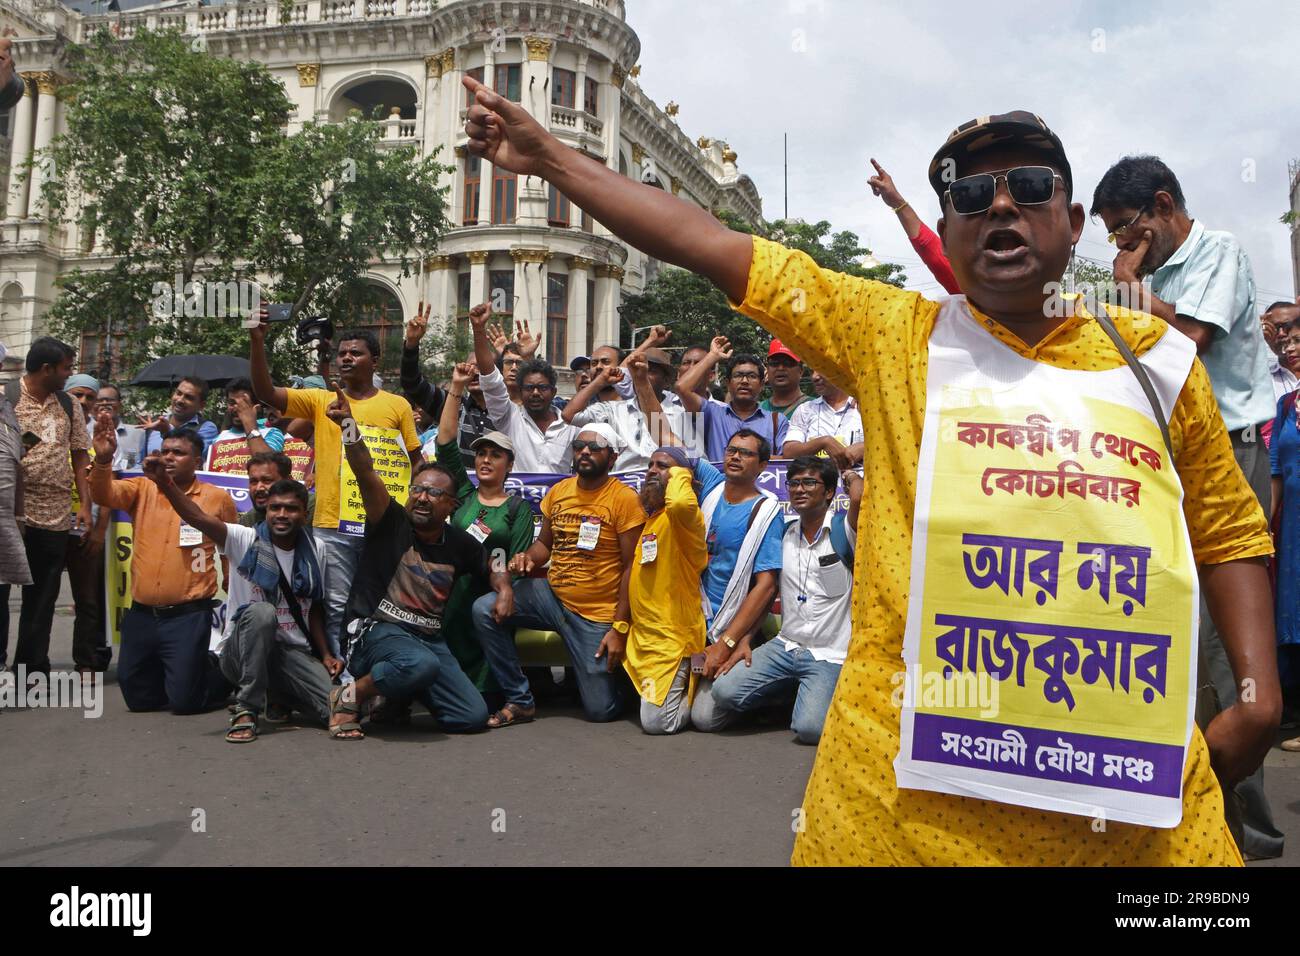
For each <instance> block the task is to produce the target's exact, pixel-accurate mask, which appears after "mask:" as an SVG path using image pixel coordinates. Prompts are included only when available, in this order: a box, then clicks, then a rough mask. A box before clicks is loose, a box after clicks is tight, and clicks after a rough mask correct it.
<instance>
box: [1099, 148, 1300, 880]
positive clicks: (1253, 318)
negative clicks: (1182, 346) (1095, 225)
mask: <svg viewBox="0 0 1300 956" xmlns="http://www.w3.org/2000/svg"><path fill="white" fill-rule="evenodd" d="M1090 214H1091V215H1093V216H1100V217H1101V219H1102V221H1103V222H1104V223H1105V224H1106V228H1107V229H1109V230H1111V233H1110V236H1109V238H1110V240H1111V241H1112V242H1114V243H1115V244H1116V245H1118V246H1119V253H1118V254H1117V255H1116V256H1115V264H1114V273H1115V282H1116V284H1117V286H1118V287H1119V289H1120V291H1121V294H1122V295H1125V296H1126V298H1125V299H1123V300H1122V301H1124V302H1125V303H1126V304H1128V305H1129V306H1130V307H1131V308H1134V309H1138V310H1141V311H1143V312H1149V313H1151V314H1152V315H1155V316H1158V317H1160V318H1161V319H1164V320H1165V321H1166V322H1168V323H1169V324H1170V325H1172V326H1173V327H1174V328H1176V329H1178V331H1180V332H1182V333H1183V334H1184V335H1186V336H1187V337H1188V338H1190V339H1191V340H1192V341H1193V342H1195V343H1196V351H1197V354H1198V355H1199V356H1200V359H1201V361H1202V362H1203V363H1205V370H1206V372H1208V373H1209V376H1210V384H1211V386H1213V388H1214V397H1215V398H1216V399H1218V403H1219V410H1220V412H1222V414H1223V423H1224V425H1225V426H1226V427H1227V429H1228V435H1229V437H1230V438H1231V439H1232V450H1233V454H1234V455H1235V457H1236V459H1237V464H1238V465H1239V466H1240V467H1241V471H1242V473H1243V474H1244V475H1245V476H1246V480H1247V481H1248V482H1249V483H1250V487H1251V489H1252V490H1253V491H1254V492H1255V496H1256V497H1257V498H1258V499H1259V503H1260V505H1261V507H1262V508H1263V509H1264V513H1265V514H1268V513H1269V509H1270V498H1271V494H1272V492H1271V489H1270V475H1269V463H1268V448H1267V447H1266V445H1265V444H1264V442H1263V440H1262V437H1263V436H1262V434H1261V429H1264V430H1267V426H1268V423H1269V422H1271V421H1272V420H1273V416H1274V414H1275V412H1276V403H1277V399H1276V398H1275V397H1274V393H1273V388H1272V381H1271V378H1270V376H1269V372H1268V353H1269V350H1268V345H1267V343H1266V342H1265V340H1264V335H1263V333H1262V331H1261V329H1260V325H1259V318H1258V313H1257V312H1256V311H1255V277H1254V274H1253V273H1252V271H1251V267H1250V260H1249V259H1248V258H1247V257H1246V253H1245V251H1244V250H1243V249H1242V248H1241V246H1240V245H1239V244H1238V242H1237V240H1236V238H1235V237H1234V236H1233V235H1232V234H1231V233H1228V232H1221V231H1215V230H1209V229H1206V228H1205V225H1204V224H1203V223H1201V222H1199V221H1197V220H1193V219H1192V218H1190V217H1189V216H1188V213H1187V204H1186V201H1185V200H1184V198H1183V189H1182V186H1181V185H1180V184H1179V182H1178V177H1177V176H1175V175H1174V173H1173V170H1171V169H1170V168H1169V167H1168V166H1166V165H1165V164H1164V163H1163V162H1161V161H1160V160H1159V159H1158V158H1157V157H1155V156H1126V157H1124V158H1123V159H1121V160H1120V161H1119V162H1118V163H1116V164H1115V165H1114V166H1112V167H1111V168H1110V169H1109V170H1107V171H1106V175H1104V176H1102V178H1101V182H1099V183H1098V184H1097V188H1096V189H1095V190H1094V191H1093V196H1092V209H1091V211H1090ZM1148 277H1149V278H1150V280H1151V283H1150V286H1149V287H1146V286H1144V285H1143V280H1144V279H1146V278H1148ZM1213 611H1214V609H1213V608H1211V607H1209V606H1208V605H1207V604H1206V603H1205V602H1204V601H1203V602H1202V605H1201V634H1200V639H1201V652H1202V654H1203V655H1204V657H1205V662H1206V664H1207V666H1208V669H1209V672H1210V676H1211V678H1212V680H1213V682H1214V687H1215V691H1216V692H1217V694H1218V697H1219V700H1220V701H1223V702H1225V703H1231V702H1232V701H1233V700H1235V699H1236V697H1237V685H1236V682H1235V680H1234V678H1233V669H1232V667H1231V666H1230V665H1229V663H1228V653H1227V650H1226V648H1225V647H1224V646H1223V641H1222V639H1221V637H1220V633H1219V630H1220V629H1219V628H1218V627H1217V626H1216V621H1215V615H1214V613H1213ZM1236 792H1237V799H1238V800H1239V801H1240V802H1241V804H1242V808H1243V822H1244V834H1245V836H1244V840H1243V841H1240V842H1242V847H1241V849H1242V851H1243V852H1244V853H1245V854H1247V855H1248V856H1252V857H1258V858H1273V857H1278V856H1281V855H1282V839H1283V837H1282V833H1281V832H1280V831H1279V830H1278V829H1277V827H1276V826H1274V824H1273V819H1272V813H1271V812H1270V811H1269V808H1268V800H1267V798H1266V797H1265V796H1264V786H1263V770H1262V769H1261V770H1259V771H1257V772H1256V773H1255V774H1252V775H1251V777H1250V778H1249V779H1247V780H1245V781H1243V782H1242V783H1241V784H1240V785H1239V786H1238V787H1237V788H1236Z"/></svg>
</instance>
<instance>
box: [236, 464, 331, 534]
mask: <svg viewBox="0 0 1300 956" xmlns="http://www.w3.org/2000/svg"><path fill="white" fill-rule="evenodd" d="M292 477H293V461H292V460H291V459H290V458H289V456H288V455H286V454H285V453H284V452H282V451H260V452H258V453H257V454H255V455H251V456H250V457H249V459H248V499H249V500H250V501H251V502H252V503H253V507H251V508H249V509H248V510H247V511H245V512H244V513H243V514H241V515H240V516H239V523H240V524H242V525H243V526H244V527H245V528H256V527H257V526H258V525H259V524H261V523H262V522H263V521H265V520H266V502H267V500H268V499H269V498H270V496H271V488H272V487H273V486H274V485H275V484H276V483H277V482H281V481H287V480H289V479H290V478H292ZM315 512H316V495H315V493H314V492H308V494H307V525H308V527H310V526H311V522H312V518H313V517H314V515H315Z"/></svg>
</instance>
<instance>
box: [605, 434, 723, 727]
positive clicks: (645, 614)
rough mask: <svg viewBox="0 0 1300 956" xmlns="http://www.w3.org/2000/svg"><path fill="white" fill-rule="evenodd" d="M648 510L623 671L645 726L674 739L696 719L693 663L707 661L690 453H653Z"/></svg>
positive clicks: (672, 449)
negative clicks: (698, 659) (697, 659)
mask: <svg viewBox="0 0 1300 956" xmlns="http://www.w3.org/2000/svg"><path fill="white" fill-rule="evenodd" d="M641 507H642V509H643V510H644V511H645V515H646V523H645V527H643V528H642V529H641V537H640V541H639V542H638V544H637V550H636V553H635V555H634V556H633V564H632V578H631V582H630V584H629V587H628V598H629V601H630V605H631V610H632V630H631V631H629V632H628V635H627V649H626V654H627V656H626V658H625V659H624V661H623V669H624V670H626V671H627V674H628V676H629V677H630V678H632V686H634V687H635V688H636V689H637V692H638V693H639V694H640V695H641V714H640V716H641V729H642V730H643V731H645V732H646V733H647V734H675V733H677V732H678V731H679V730H684V729H685V728H686V725H687V724H688V723H689V722H690V718H691V702H692V700H693V699H694V696H695V690H696V684H697V683H698V679H699V675H698V673H697V672H694V671H692V669H691V660H692V658H694V657H697V656H698V657H703V656H704V655H703V651H704V635H705V630H706V628H705V624H704V612H703V610H702V609H701V607H700V575H701V574H703V573H704V568H705V565H707V564H708V562H709V554H708V548H707V546H706V545H705V542H704V516H703V515H702V514H701V513H700V505H699V502H698V501H696V499H695V491H694V489H692V488H691V469H690V465H689V463H688V459H687V457H686V450H685V449H683V448H681V447H678V446H675V445H664V446H661V447H660V448H658V449H656V450H655V452H654V454H653V455H651V456H650V465H649V467H648V468H647V469H646V473H645V480H644V481H643V482H642V484H641Z"/></svg>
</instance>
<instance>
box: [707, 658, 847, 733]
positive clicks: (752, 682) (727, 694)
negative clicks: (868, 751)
mask: <svg viewBox="0 0 1300 956" xmlns="http://www.w3.org/2000/svg"><path fill="white" fill-rule="evenodd" d="M839 677H840V665H839V664H833V663H831V662H830V661H819V660H817V659H816V658H815V657H813V656H812V653H811V652H809V651H808V650H806V649H804V648H802V647H801V648H798V649H797V650H793V651H791V650H787V649H786V647H785V644H784V643H783V642H782V641H780V640H779V639H777V638H773V639H772V640H770V641H768V642H767V643H766V644H764V645H763V646H762V647H760V648H759V649H758V650H756V651H754V654H753V663H752V664H750V665H749V666H748V667H746V666H745V664H744V662H743V661H742V662H741V663H739V664H737V665H736V666H735V667H733V668H732V669H731V670H729V671H728V672H727V673H725V674H723V675H722V676H721V677H719V678H718V679H717V680H715V681H714V682H713V702H714V705H715V706H716V707H718V708H719V709H720V710H730V711H734V712H735V713H743V712H744V711H747V710H754V709H756V708H758V707H764V706H767V705H769V704H779V703H783V702H785V701H788V700H789V699H790V698H791V697H793V698H794V716H793V717H792V718H791V719H790V729H791V730H793V731H794V733H795V737H796V738H797V739H798V741H799V742H800V743H803V744H815V743H817V741H818V740H820V739H821V736H822V725H823V724H825V723H826V711H827V710H829V709H830V706H831V697H832V696H834V694H835V682H836V681H837V680H839Z"/></svg>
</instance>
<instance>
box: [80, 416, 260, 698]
mask: <svg viewBox="0 0 1300 956" xmlns="http://www.w3.org/2000/svg"><path fill="white" fill-rule="evenodd" d="M93 447H94V449H95V463H94V466H93V467H92V468H91V469H90V493H91V496H92V498H93V499H94V502H95V504H97V505H99V506H100V507H101V508H117V509H119V510H121V511H125V512H127V513H128V514H130V515H131V522H132V524H133V525H134V526H135V535H134V544H133V545H132V552H131V607H130V609H129V610H128V611H127V612H126V615H125V616H124V617H123V618H122V648H121V650H120V652H119V654H118V663H117V683H118V686H119V687H121V688H122V698H123V699H124V700H125V701H126V706H127V707H128V708H129V709H130V710H161V709H163V708H164V707H170V708H171V711H172V713H173V714H195V713H198V712H200V711H202V710H204V709H206V708H207V707H208V706H209V705H210V704H211V703H212V702H213V700H214V698H216V697H217V694H216V688H217V687H218V686H219V685H222V684H223V682H222V681H220V680H218V679H216V677H217V675H215V674H214V673H213V671H214V670H215V668H214V667H213V666H212V665H211V663H210V662H209V656H208V642H209V635H210V633H211V628H212V607H213V603H214V602H213V597H214V596H215V595H216V593H217V549H216V545H215V544H214V543H213V542H212V540H211V539H209V538H206V537H205V536H204V534H203V532H202V531H199V530H198V529H197V528H195V527H194V526H192V525H190V524H187V523H186V522H184V521H183V520H181V517H180V515H178V514H177V513H176V509H175V508H173V507H172V505H171V502H170V501H168V500H167V498H166V497H164V496H163V494H162V492H161V491H159V489H158V486H157V485H156V484H155V483H154V482H153V481H151V480H149V479H148V478H126V479H123V480H115V479H114V478H113V454H114V452H116V451H117V433H116V429H115V428H114V426H113V419H112V416H111V415H110V414H109V413H108V411H107V410H106V409H100V411H99V417H98V418H97V419H96V421H95V435H94V439H93ZM149 460H151V459H150V458H148V457H147V458H146V459H145V461H149ZM152 460H156V461H159V462H161V467H162V468H164V469H165V470H166V471H167V474H168V475H169V476H170V477H171V483H172V485H173V486H175V488H177V489H179V493H180V494H183V495H185V496H186V497H188V498H191V499H193V500H194V502H195V504H196V505H197V507H198V508H199V510H201V511H203V512H205V513H207V514H209V515H213V516H215V517H217V518H219V519H220V520H221V521H222V522H224V523H226V524H233V523H234V521H235V517H236V513H235V503H234V501H232V500H231V498H230V495H228V494H226V492H225V491H224V490H222V489H221V488H218V487H216V486H215V485H209V484H208V483H207V482H204V481H199V480H198V479H197V478H195V477H194V472H195V469H197V468H198V465H199V462H200V461H202V460H203V440H202V439H201V438H199V436H198V434H197V433H196V432H195V431H194V429H192V428H181V429H178V430H177V431H174V432H172V433H171V434H169V435H168V436H167V437H166V438H164V439H163V446H162V451H161V452H158V453H156V454H155V455H154V456H152ZM141 464H142V466H143V463H141ZM150 467H157V466H150Z"/></svg>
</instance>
